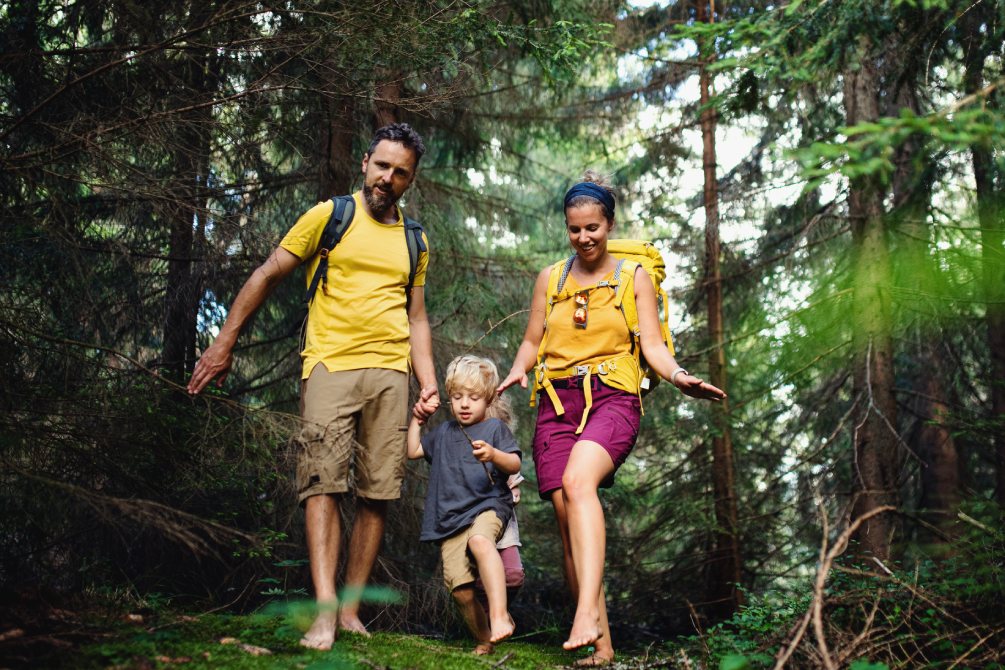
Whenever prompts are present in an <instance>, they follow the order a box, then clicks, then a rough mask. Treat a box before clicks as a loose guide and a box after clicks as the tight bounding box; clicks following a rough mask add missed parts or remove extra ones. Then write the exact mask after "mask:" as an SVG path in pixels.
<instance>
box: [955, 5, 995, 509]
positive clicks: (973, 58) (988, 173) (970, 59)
mask: <svg viewBox="0 0 1005 670" xmlns="http://www.w3.org/2000/svg"><path fill="white" fill-rule="evenodd" d="M986 10H987V8H985V7H979V6H975V7H974V9H973V11H970V12H967V13H966V14H964V15H963V17H961V20H960V23H961V25H962V26H963V28H964V31H965V41H964V63H965V66H966V70H965V74H964V87H965V89H966V92H967V93H968V94H969V93H974V92H976V91H979V90H980V89H981V88H983V86H984V63H985V60H986V59H987V55H988V51H989V45H988V43H987V42H988V39H987V36H986V35H984V34H983V32H982V25H984V22H985V21H986V20H987V16H986V14H987V11H986ZM970 156H971V164H972V166H973V170H974V183H975V186H976V190H977V216H978V220H979V223H980V229H981V263H982V276H981V284H982V287H983V293H984V302H985V305H986V309H985V317H984V319H985V325H986V328H987V343H988V351H989V354H990V357H991V374H990V375H989V377H990V380H991V407H990V410H991V418H992V421H993V422H994V424H995V426H996V427H995V428H993V429H992V435H993V438H992V440H993V445H994V454H995V470H996V472H995V479H996V486H995V498H996V500H997V501H998V504H999V505H1002V506H1005V216H1003V209H1002V203H1003V202H1005V198H1003V197H1002V196H1001V194H1000V192H999V189H1000V188H1001V187H1002V177H1001V175H1000V174H999V173H998V170H997V168H996V165H995V160H994V154H993V153H992V151H991V149H990V148H989V147H987V146H985V145H980V144H974V145H973V146H971V148H970Z"/></svg>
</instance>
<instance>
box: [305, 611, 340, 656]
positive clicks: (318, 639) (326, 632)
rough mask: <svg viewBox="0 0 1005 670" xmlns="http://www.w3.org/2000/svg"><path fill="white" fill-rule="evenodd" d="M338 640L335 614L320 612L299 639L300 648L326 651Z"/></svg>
mask: <svg viewBox="0 0 1005 670" xmlns="http://www.w3.org/2000/svg"><path fill="white" fill-rule="evenodd" d="M336 638H338V617H336V616H335V612H321V613H320V614H318V618H317V619H315V620H314V623H313V624H311V627H310V628H308V629H307V632H306V633H304V636H303V637H302V638H300V646H302V647H307V648H308V649H319V650H321V651H328V650H329V649H331V648H332V645H333V644H335V640H336Z"/></svg>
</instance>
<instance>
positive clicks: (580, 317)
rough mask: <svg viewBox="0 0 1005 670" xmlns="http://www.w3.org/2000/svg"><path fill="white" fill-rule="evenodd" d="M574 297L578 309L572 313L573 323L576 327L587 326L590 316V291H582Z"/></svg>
mask: <svg viewBox="0 0 1005 670" xmlns="http://www.w3.org/2000/svg"><path fill="white" fill-rule="evenodd" d="M574 299H575V301H576V311H574V312H573V313H572V325H574V326H575V327H576V328H586V320H587V317H588V316H589V310H588V307H589V305H590V292H589V291H580V292H579V293H577V294H576V295H575V297H574Z"/></svg>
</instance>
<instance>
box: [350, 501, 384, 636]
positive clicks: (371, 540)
mask: <svg viewBox="0 0 1005 670" xmlns="http://www.w3.org/2000/svg"><path fill="white" fill-rule="evenodd" d="M386 519H387V501H386V500H368V499H366V498H359V499H357V502H356V519H355V521H353V526H352V538H350V540H349V557H348V559H347V561H346V566H345V589H344V591H343V599H342V609H341V611H340V613H339V626H340V627H341V628H342V630H346V631H350V632H353V633H359V634H360V635H365V636H367V637H369V636H370V633H368V632H367V630H366V627H365V626H363V622H362V621H360V620H359V601H360V598H362V596H363V590H364V589H365V588H366V583H367V580H369V579H370V572H371V571H372V570H373V565H374V563H375V562H376V561H377V552H378V551H380V543H381V541H382V540H383V539H384V522H385V520H386Z"/></svg>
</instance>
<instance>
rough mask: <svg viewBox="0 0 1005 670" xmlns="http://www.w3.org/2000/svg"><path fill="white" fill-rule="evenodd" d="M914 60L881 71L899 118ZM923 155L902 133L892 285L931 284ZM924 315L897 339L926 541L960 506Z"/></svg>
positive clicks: (942, 377)
mask: <svg viewBox="0 0 1005 670" xmlns="http://www.w3.org/2000/svg"><path fill="white" fill-rule="evenodd" d="M914 62H915V61H914V60H913V59H910V60H909V61H908V63H909V65H908V67H907V68H906V69H904V70H903V71H898V72H896V76H895V77H889V79H892V80H894V81H896V82H898V90H897V91H896V93H895V95H892V96H888V97H891V98H893V105H891V107H890V108H889V109H886V110H885V113H886V115H887V116H894V117H899V116H900V115H901V113H902V112H903V111H904V110H909V111H911V112H912V113H914V114H915V115H919V116H920V115H921V114H922V113H923V112H922V110H921V105H920V103H919V101H918V95H917V92H918V88H919V82H918V72H917V71H916V70H915V69H914V68H911V67H910V64H911V63H914ZM931 160H932V159H931V156H930V155H929V154H928V153H927V152H926V149H925V146H924V142H923V140H922V139H921V138H919V137H912V138H908V139H907V140H906V141H905V142H904V143H903V144H902V145H901V146H899V147H898V148H897V150H896V155H895V157H894V165H895V166H896V171H895V173H894V176H893V216H891V217H890V218H891V220H893V221H896V222H898V223H897V225H898V227H899V229H900V230H901V231H903V232H904V233H906V234H904V235H902V236H901V240H902V241H901V244H902V245H903V249H902V250H901V251H902V253H901V254H900V255H901V261H900V263H899V271H898V273H897V277H898V284H899V285H900V286H902V287H905V288H908V289H916V288H919V287H922V288H923V289H924V291H928V290H931V291H936V290H938V289H937V288H935V287H934V286H933V285H932V282H931V281H930V280H929V278H930V277H934V276H937V275H938V273H939V269H938V267H936V264H935V262H934V261H933V259H932V258H931V256H930V255H929V252H928V245H929V242H928V240H929V239H930V237H931V235H930V231H929V228H928V226H929V210H930V209H931V200H932V187H933V182H934V170H930V169H927V167H928V166H929V165H930V164H931V163H930V161H931ZM929 287H931V288H929ZM917 309H918V311H919V313H920V312H921V310H925V309H930V302H929V301H924V302H923V303H922V304H918V305H917ZM931 316H932V318H929V319H922V320H920V321H919V322H917V324H916V325H915V326H913V328H912V332H911V334H910V335H911V336H910V337H909V338H905V339H907V341H908V342H909V343H911V344H913V347H914V350H913V351H908V352H905V353H907V354H908V355H909V356H910V358H911V359H912V360H914V361H916V363H915V365H914V366H913V367H914V371H913V374H912V375H911V377H910V378H911V382H910V383H911V386H912V388H913V390H914V391H915V395H914V397H913V401H912V403H911V404H912V405H913V413H914V415H915V417H916V420H917V422H918V423H917V428H916V430H914V431H913V432H912V435H911V448H912V450H913V451H914V453H915V454H916V455H917V457H918V458H919V459H920V460H921V466H920V470H921V474H920V477H919V480H920V482H919V483H920V495H919V499H918V506H919V512H920V516H921V518H922V519H923V520H924V521H925V523H927V524H928V525H927V526H925V527H924V528H922V529H921V532H920V533H919V535H920V536H922V537H924V538H926V541H928V542H933V543H936V544H947V543H948V542H949V541H950V540H951V539H952V537H953V534H954V529H955V519H956V512H957V509H958V507H959V504H960V490H961V488H960V458H959V453H958V451H957V448H956V441H955V440H954V439H953V434H952V431H950V429H949V425H948V419H949V408H948V403H947V400H946V399H947V397H948V393H947V391H946V388H947V384H948V379H947V374H946V372H947V371H946V368H945V366H944V365H943V364H942V361H943V359H944V357H945V356H944V354H943V352H942V351H941V349H942V343H941V337H940V335H941V333H940V325H941V324H940V319H939V318H938V315H937V314H932V315H931ZM909 346H910V345H909ZM947 548H948V547H947Z"/></svg>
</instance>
